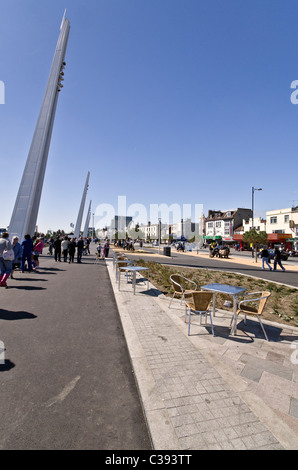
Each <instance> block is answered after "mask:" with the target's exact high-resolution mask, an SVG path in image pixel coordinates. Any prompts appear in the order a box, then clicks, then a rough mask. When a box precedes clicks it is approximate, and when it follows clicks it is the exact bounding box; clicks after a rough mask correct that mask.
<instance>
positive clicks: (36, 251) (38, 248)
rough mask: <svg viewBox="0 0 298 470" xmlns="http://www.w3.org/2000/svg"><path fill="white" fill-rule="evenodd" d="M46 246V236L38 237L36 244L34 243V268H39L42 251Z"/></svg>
mask: <svg viewBox="0 0 298 470" xmlns="http://www.w3.org/2000/svg"><path fill="white" fill-rule="evenodd" d="M43 247H44V238H38V239H37V240H36V244H35V245H34V251H33V260H34V268H33V269H35V270H36V269H39V256H40V255H41V253H42V250H43Z"/></svg>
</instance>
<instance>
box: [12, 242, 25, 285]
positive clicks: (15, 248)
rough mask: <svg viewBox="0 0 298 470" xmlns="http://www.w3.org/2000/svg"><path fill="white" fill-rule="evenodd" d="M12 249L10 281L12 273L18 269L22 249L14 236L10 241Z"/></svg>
mask: <svg viewBox="0 0 298 470" xmlns="http://www.w3.org/2000/svg"><path fill="white" fill-rule="evenodd" d="M12 249H13V251H14V260H13V262H12V271H11V273H10V277H11V279H13V272H14V270H15V269H16V268H19V267H20V265H21V260H22V253H23V248H22V245H21V244H20V243H19V237H17V236H15V237H13V239H12Z"/></svg>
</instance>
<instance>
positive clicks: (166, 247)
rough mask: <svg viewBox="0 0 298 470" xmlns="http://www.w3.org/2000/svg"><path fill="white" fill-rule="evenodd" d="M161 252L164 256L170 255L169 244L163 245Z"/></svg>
mask: <svg viewBox="0 0 298 470" xmlns="http://www.w3.org/2000/svg"><path fill="white" fill-rule="evenodd" d="M163 254H164V256H171V247H170V246H165V247H164V249H163Z"/></svg>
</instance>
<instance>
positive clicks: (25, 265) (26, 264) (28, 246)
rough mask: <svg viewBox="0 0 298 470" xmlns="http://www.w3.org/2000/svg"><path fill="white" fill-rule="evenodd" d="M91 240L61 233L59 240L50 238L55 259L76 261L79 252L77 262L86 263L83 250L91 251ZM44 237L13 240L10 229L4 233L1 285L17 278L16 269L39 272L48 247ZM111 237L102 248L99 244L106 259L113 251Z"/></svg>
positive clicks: (0, 246) (0, 254)
mask: <svg viewBox="0 0 298 470" xmlns="http://www.w3.org/2000/svg"><path fill="white" fill-rule="evenodd" d="M90 241H91V240H90V239H84V238H83V237H82V236H80V237H79V238H78V239H77V240H76V239H74V238H69V237H68V236H67V235H66V236H64V237H61V236H57V237H56V238H55V239H54V238H52V239H50V240H49V253H50V254H53V250H54V257H55V261H61V259H62V258H63V261H64V262H67V261H68V263H73V262H74V260H75V254H76V252H77V263H81V262H82V256H83V253H85V254H90V249H89V244H90ZM44 244H45V241H44V238H37V237H31V236H30V235H29V234H28V235H25V237H24V240H23V241H22V242H21V243H20V241H19V238H18V237H17V236H15V237H13V238H12V241H10V240H9V234H8V232H3V233H2V235H1V237H0V287H7V279H8V278H9V277H11V278H13V273H14V270H15V269H17V268H18V269H19V270H20V272H22V273H24V272H25V270H27V271H28V272H32V271H37V270H38V269H39V256H40V254H41V253H42V250H43V248H44ZM109 248H110V245H109V240H108V239H107V240H106V241H105V243H104V246H103V247H102V246H101V244H100V242H99V244H98V246H97V251H96V252H97V254H98V253H99V255H100V256H101V257H102V258H105V257H107V256H108V254H109Z"/></svg>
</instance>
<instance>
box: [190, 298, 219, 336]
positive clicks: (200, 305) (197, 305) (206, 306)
mask: <svg viewBox="0 0 298 470" xmlns="http://www.w3.org/2000/svg"><path fill="white" fill-rule="evenodd" d="M212 297H213V294H212V292H204V291H199V292H192V294H191V297H190V298H189V299H187V300H186V302H185V322H186V315H187V311H188V336H189V335H190V324H191V315H192V314H193V315H200V325H201V324H202V315H204V316H205V324H207V316H208V315H209V317H210V323H211V329H212V334H213V336H214V329H213V322H212V313H211V308H210V303H211V300H212Z"/></svg>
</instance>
